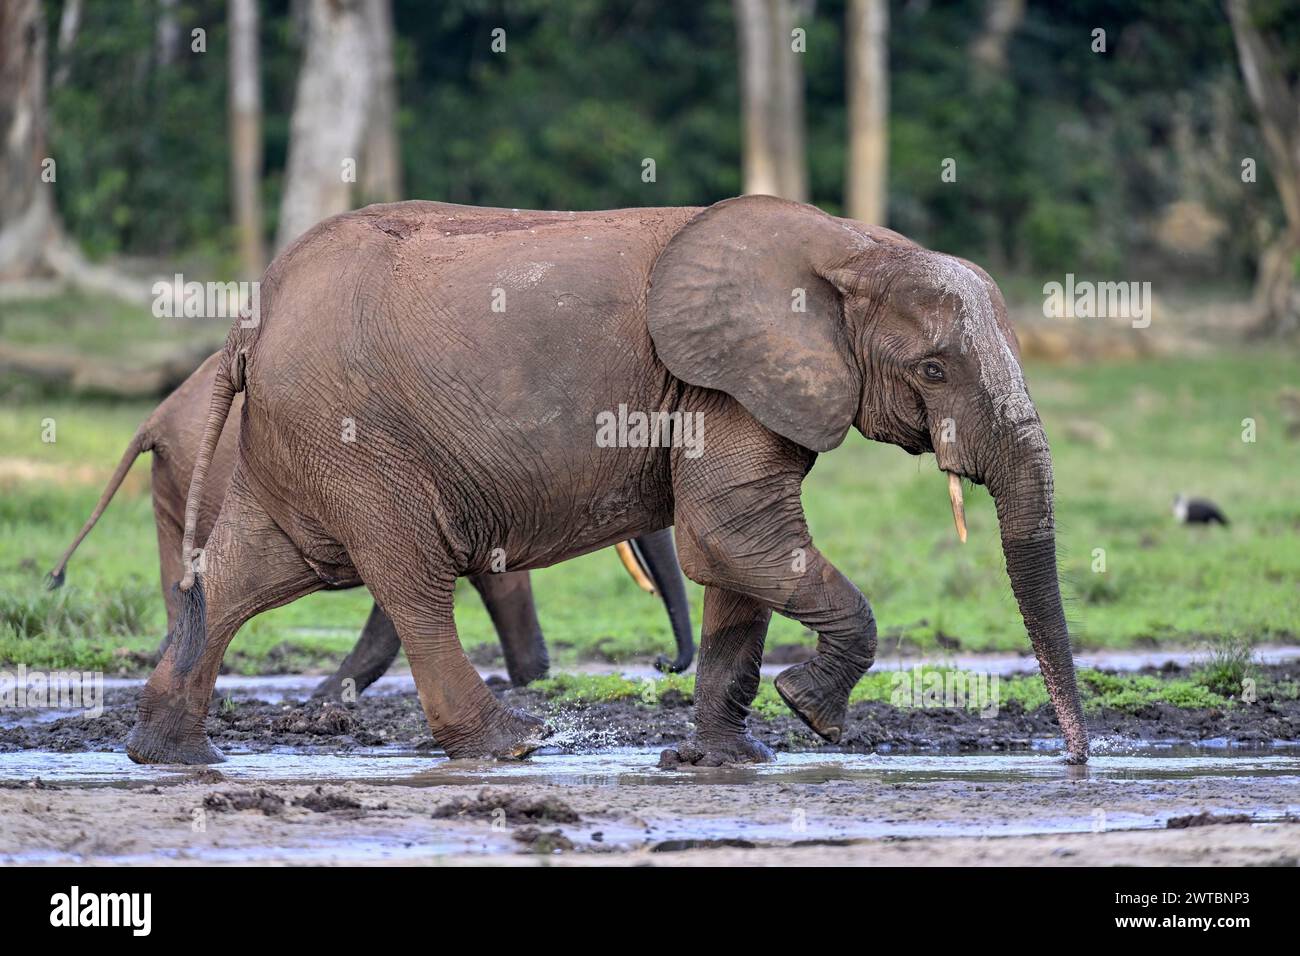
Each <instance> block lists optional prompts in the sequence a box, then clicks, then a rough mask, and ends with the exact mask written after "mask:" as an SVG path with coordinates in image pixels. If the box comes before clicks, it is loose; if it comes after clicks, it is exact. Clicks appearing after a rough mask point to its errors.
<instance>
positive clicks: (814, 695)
mask: <svg viewBox="0 0 1300 956" xmlns="http://www.w3.org/2000/svg"><path fill="white" fill-rule="evenodd" d="M782 611H783V613H784V614H785V615H786V616H787V617H792V618H794V619H795V620H796V621H798V622H799V623H800V624H802V625H804V627H806V628H808V629H809V630H811V631H813V632H815V633H816V634H817V653H816V654H815V655H813V657H811V658H810V659H809V660H806V661H804V662H803V663H802V664H796V665H794V666H793V667H789V668H787V669H786V670H784V671H782V672H781V673H780V674H779V675H777V678H776V691H777V693H778V694H780V695H781V699H782V700H784V701H785V702H786V704H787V705H788V706H789V707H790V709H791V710H792V711H794V712H795V713H796V714H797V715H798V716H799V717H800V718H801V719H802V720H803V722H804V723H806V724H807V725H808V726H809V727H811V728H812V729H813V730H814V731H816V732H817V733H818V734H819V735H820V736H822V737H824V738H825V739H826V740H829V741H830V742H831V743H838V742H839V740H840V737H841V736H842V735H843V733H844V722H845V720H846V718H847V717H848V710H849V694H850V692H851V691H852V690H853V688H854V687H855V686H856V685H857V683H858V681H860V680H861V679H862V675H863V674H865V673H866V672H867V670H868V669H869V668H870V667H871V665H872V663H873V662H874V661H875V659H876V618H875V615H874V614H873V613H872V611H871V605H870V604H869V603H868V602H867V599H866V598H865V597H863V595H862V592H861V591H859V590H858V589H857V588H856V587H854V586H853V584H852V583H851V582H850V581H849V580H848V579H847V578H845V577H844V575H843V574H841V573H840V572H839V571H838V570H837V569H836V568H835V566H834V565H832V564H831V563H830V562H829V561H827V560H826V559H825V558H824V557H822V555H821V553H820V552H818V551H816V549H814V548H813V547H812V545H811V542H810V543H809V546H808V558H807V569H806V571H804V572H803V574H802V575H801V576H800V581H799V583H798V584H797V586H796V587H795V588H794V590H793V593H792V594H791V595H790V598H789V600H788V603H787V604H786V606H785V607H784V608H782Z"/></svg>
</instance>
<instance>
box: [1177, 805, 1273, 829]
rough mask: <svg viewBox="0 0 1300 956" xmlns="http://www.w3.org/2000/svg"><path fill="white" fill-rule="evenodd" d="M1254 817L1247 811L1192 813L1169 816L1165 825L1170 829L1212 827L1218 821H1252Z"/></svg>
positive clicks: (1218, 822)
mask: <svg viewBox="0 0 1300 956" xmlns="http://www.w3.org/2000/svg"><path fill="white" fill-rule="evenodd" d="M1254 822H1255V819H1254V817H1252V816H1251V815H1250V814H1248V813H1219V814H1215V813H1210V812H1209V811H1208V810H1207V811H1205V812H1203V813H1192V814H1188V815H1187V816H1183V817H1170V818H1169V819H1168V820H1167V821H1166V822H1165V827H1166V828H1167V829H1170V830H1186V829H1188V828H1189V827H1212V826H1217V825H1218V824H1220V823H1254Z"/></svg>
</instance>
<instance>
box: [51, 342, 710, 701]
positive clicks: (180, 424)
mask: <svg viewBox="0 0 1300 956" xmlns="http://www.w3.org/2000/svg"><path fill="white" fill-rule="evenodd" d="M220 357H221V356H220V355H219V354H217V355H213V356H210V357H209V358H208V359H207V360H206V361H205V362H204V363H203V364H202V365H201V366H199V368H198V369H197V370H196V371H195V372H194V374H193V375H191V376H190V377H189V378H188V379H186V380H185V381H184V382H182V383H181V385H180V386H179V387H178V388H177V389H176V391H174V392H172V394H171V395H169V396H168V397H167V398H166V399H165V400H164V401H163V402H162V404H160V405H159V406H158V408H157V409H155V410H154V412H153V414H152V415H150V416H149V418H148V419H147V420H146V421H145V422H144V424H142V425H141V426H140V428H139V429H138V430H137V432H136V434H135V437H134V438H133V439H132V440H131V444H130V445H129V446H128V447H127V450H126V453H125V454H124V455H123V456H122V460H121V462H120V463H119V464H118V466H117V470H116V471H115V472H114V474H113V476H112V478H111V479H109V483H108V486H107V487H106V488H105V489H104V493H103V495H102V496H101V497H100V499H99V502H98V504H97V505H96V506H95V510H94V512H93V513H92V514H91V516H90V518H89V519H88V520H87V521H86V524H85V525H84V526H83V527H82V529H81V531H80V532H79V533H78V534H77V537H76V538H75V539H74V540H73V541H72V543H71V544H70V545H69V546H68V549H67V550H66V551H65V552H64V553H63V555H62V557H60V558H59V562H58V564H56V565H55V566H54V569H53V570H52V571H51V572H50V575H49V583H50V586H51V587H59V586H61V585H62V584H63V579H64V574H65V571H66V568H67V564H68V560H69V559H70V558H71V557H72V553H73V552H74V551H75V550H76V549H77V546H78V545H80V544H81V542H82V540H83V539H84V538H85V537H86V535H87V534H89V533H90V530H91V529H92V528H93V527H94V526H95V523H96V522H97V521H98V520H99V517H100V515H101V514H103V512H104V509H105V508H106V507H107V506H108V503H109V501H111V500H112V498H113V495H114V493H116V491H117V489H118V487H119V486H120V485H121V483H122V480H123V479H124V478H125V477H126V474H127V472H128V471H129V470H130V468H131V465H132V464H133V463H134V461H135V459H136V457H137V456H139V455H140V454H141V453H143V452H145V451H151V452H152V453H153V472H152V491H153V508H154V520H155V523H156V525H157V530H158V557H159V563H160V565H161V570H160V574H161V577H162V591H163V598H164V600H165V601H166V604H167V631H168V634H169V635H170V634H171V633H172V631H173V630H174V628H175V624H176V616H177V598H176V593H175V589H174V585H175V584H176V582H177V581H179V580H180V579H181V575H182V573H183V570H184V568H183V563H182V561H181V533H182V530H183V528H184V525H185V499H186V496H187V495H188V493H189V488H190V479H191V477H192V475H193V473H194V461H195V457H196V455H197V453H198V446H199V441H200V439H201V438H202V437H203V428H204V425H205V423H206V422H207V418H208V398H209V396H210V395H211V393H212V384H213V380H214V378H215V377H216V375H217V368H218V364H219V360H220ZM238 446H239V416H238V415H234V416H232V417H231V420H230V421H229V423H227V425H226V427H225V429H224V430H223V432H222V435H221V439H220V441H219V443H218V445H217V449H216V452H215V454H214V455H213V457H212V462H211V464H210V465H209V467H208V472H207V484H206V485H205V487H204V489H203V499H202V501H201V503H200V507H199V515H198V540H199V541H206V540H207V536H208V534H209V532H210V531H211V529H212V525H213V523H214V522H215V521H216V519H217V513H218V511H219V510H220V508H221V502H222V499H223V498H224V497H225V494H226V489H227V487H228V486H229V484H230V479H231V475H232V474H233V473H234V470H235V456H236V450H237V448H238ZM619 551H620V556H621V557H622V558H623V562H624V564H625V565H626V566H627V568H628V571H629V573H630V574H632V576H633V578H634V579H636V580H638V583H640V584H641V585H642V587H644V588H645V589H646V590H651V589H653V593H655V594H658V595H659V597H660V598H661V599H662V600H663V603H664V609H665V610H666V611H667V613H668V620H669V623H670V625H671V626H672V631H673V637H674V641H675V643H676V653H675V655H674V656H673V657H672V658H668V657H666V656H664V655H659V657H658V658H657V660H656V661H655V666H656V667H657V668H658V669H659V670H661V671H668V672H673V673H677V672H680V671H684V670H686V669H687V668H688V667H690V665H691V661H692V659H693V658H694V655H695V642H694V637H693V634H692V630H691V619H690V605H689V603H688V601H687V598H686V588H685V585H684V582H683V579H682V570H681V567H680V566H679V565H678V563H677V553H676V550H675V548H674V546H673V539H672V532H671V531H670V530H667V529H665V530H663V531H657V532H653V533H650V534H645V535H642V536H640V537H639V538H634V539H632V540H630V541H627V542H624V543H623V544H621V545H619ZM470 582H471V583H472V584H473V585H474V588H475V589H476V590H477V591H478V593H479V595H480V596H481V597H482V599H483V604H484V606H485V607H486V608H487V611H488V615H489V616H490V617H491V618H492V624H493V626H494V627H495V628H496V632H497V636H498V638H500V641H501V649H502V652H503V654H504V657H505V664H506V672H507V673H508V674H509V676H510V682H511V683H512V684H514V685H515V686H517V687H520V686H523V685H524V684H528V683H530V682H531V681H534V680H537V679H538V678H540V677H543V676H545V674H546V671H547V668H548V666H549V657H548V654H547V651H546V642H545V640H544V638H543V635H542V628H541V624H540V623H539V622H538V620H537V607H536V604H535V603H534V600H533V591H532V583H531V581H530V579H529V574H528V572H527V571H503V572H500V573H485V574H477V575H473V576H471V578H470ZM166 646H167V641H166V640H164V641H163V646H162V648H161V650H165V649H166ZM399 650H401V641H400V639H399V638H398V636H397V631H396V629H395V628H394V627H393V622H392V621H391V620H390V619H389V617H388V615H387V614H385V613H384V611H383V609H382V608H380V606H379V605H378V604H375V605H374V606H373V607H372V608H371V611H370V616H369V617H368V618H367V620H366V625H365V628H364V629H363V630H362V632H361V636H360V637H359V638H358V639H357V643H356V646H355V647H354V648H353V649H352V651H351V653H349V654H348V656H347V657H346V658H345V659H344V660H343V663H342V664H340V665H339V668H338V670H337V671H335V672H334V673H333V674H332V675H330V676H329V677H328V678H326V679H325V680H324V681H322V682H321V684H320V686H318V687H317V688H316V691H315V696H317V697H329V698H333V699H339V698H342V697H344V696H345V694H348V692H349V691H351V692H354V693H355V694H360V693H361V692H362V691H364V690H365V689H366V688H367V687H369V686H370V685H371V684H373V683H374V682H375V681H376V680H378V679H379V678H380V677H382V676H383V675H384V673H385V672H386V671H387V670H388V668H389V666H390V665H391V664H392V663H393V661H394V660H395V659H396V657H397V653H398V651H399ZM348 696H351V695H350V694H348Z"/></svg>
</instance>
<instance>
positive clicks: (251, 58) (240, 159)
mask: <svg viewBox="0 0 1300 956" xmlns="http://www.w3.org/2000/svg"><path fill="white" fill-rule="evenodd" d="M257 19H258V18H257V0H230V192H231V200H232V205H233V214H234V217H235V233H236V242H237V245H238V248H239V263H240V269H241V271H242V272H243V275H244V276H246V277H249V278H255V277H257V276H259V275H261V274H262V269H263V268H265V267H266V241H265V240H264V239H263V236H262V80H261V60H260V57H259V53H258V43H257Z"/></svg>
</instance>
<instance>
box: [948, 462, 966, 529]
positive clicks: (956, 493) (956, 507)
mask: <svg viewBox="0 0 1300 956" xmlns="http://www.w3.org/2000/svg"><path fill="white" fill-rule="evenodd" d="M948 500H949V501H950V502H951V503H952V522H953V524H955V525H956V526H957V537H958V538H960V539H961V543H962V544H965V543H966V502H965V501H963V500H962V496H961V479H960V478H958V477H957V476H956V475H954V474H953V473H952V472H951V471H950V472H948Z"/></svg>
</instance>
